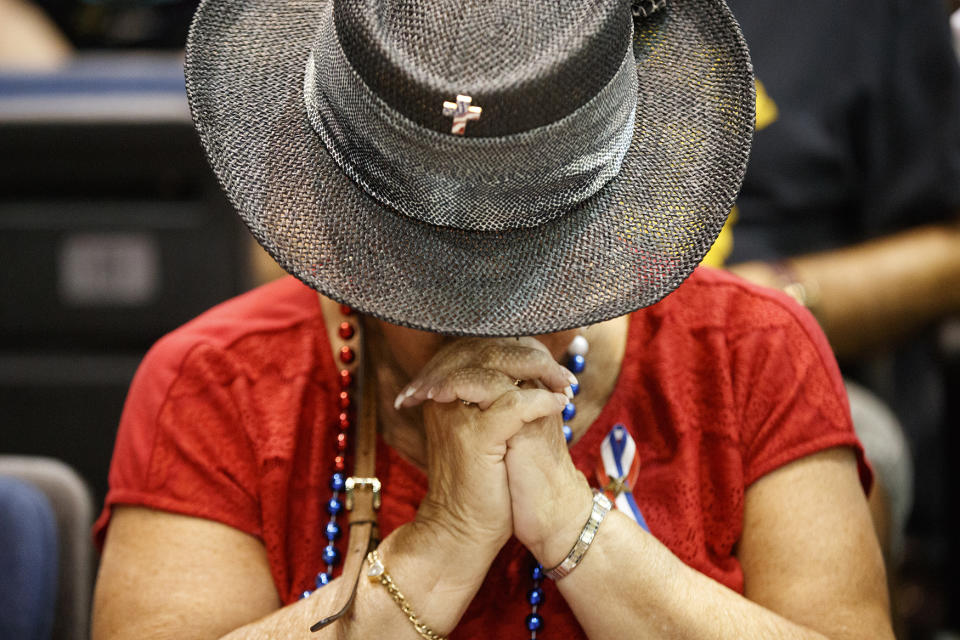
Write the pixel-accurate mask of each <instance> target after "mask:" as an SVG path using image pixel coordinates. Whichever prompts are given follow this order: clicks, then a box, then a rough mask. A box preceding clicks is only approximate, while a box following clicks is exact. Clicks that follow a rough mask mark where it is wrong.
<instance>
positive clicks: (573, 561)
mask: <svg viewBox="0 0 960 640" xmlns="http://www.w3.org/2000/svg"><path fill="white" fill-rule="evenodd" d="M612 508H613V505H612V504H611V503H610V499H609V498H607V496H605V495H604V494H603V493H599V492H597V493H594V494H593V509H592V510H591V511H590V518H589V519H588V520H587V523H586V524H585V525H583V530H582V531H581V532H580V537H579V538H577V542H576V544H574V545H573V548H572V549H570V553H568V554H567V557H566V558H564V559H563V562H561V563H560V564H558V565H557V566H555V567H553V568H552V569H547V570H546V571H545V573H546V576H547V577H548V578H550V579H551V580H559V579H560V578H563V577H564V576H566V575H567V574H568V573H570V572H571V571H573V570H574V569H575V568H576V566H577V565H578V564H580V561H581V560H583V556H584V555H586V553H587V550H588V549H589V548H590V544H591V543H592V542H593V538H594V537H595V536H596V535H597V529H599V528H600V523H601V522H603V519H604V517H606V515H607V512H608V511H610V509H612Z"/></svg>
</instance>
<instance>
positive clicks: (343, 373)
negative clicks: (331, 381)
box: [340, 369, 353, 389]
mask: <svg viewBox="0 0 960 640" xmlns="http://www.w3.org/2000/svg"><path fill="white" fill-rule="evenodd" d="M352 384H353V374H352V373H350V372H349V371H347V370H346V369H341V370H340V388H341V389H346V388H347V387H349V386H350V385H352Z"/></svg>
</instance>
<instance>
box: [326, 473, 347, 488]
mask: <svg viewBox="0 0 960 640" xmlns="http://www.w3.org/2000/svg"><path fill="white" fill-rule="evenodd" d="M346 486H347V477H346V476H345V475H343V474H342V473H340V472H339V471H337V472H336V473H335V474H333V475H332V476H330V488H331V489H333V490H334V491H343V489H344V487H346Z"/></svg>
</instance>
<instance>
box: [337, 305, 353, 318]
mask: <svg viewBox="0 0 960 640" xmlns="http://www.w3.org/2000/svg"><path fill="white" fill-rule="evenodd" d="M340 313H342V314H343V315H345V316H352V315H353V309H351V308H350V307H349V305H345V304H342V305H340Z"/></svg>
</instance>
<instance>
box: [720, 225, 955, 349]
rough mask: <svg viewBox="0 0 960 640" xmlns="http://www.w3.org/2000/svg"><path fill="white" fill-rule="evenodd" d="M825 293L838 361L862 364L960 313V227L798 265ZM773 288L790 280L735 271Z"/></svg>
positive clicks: (745, 267)
mask: <svg viewBox="0 0 960 640" xmlns="http://www.w3.org/2000/svg"><path fill="white" fill-rule="evenodd" d="M790 265H791V269H792V271H793V272H794V274H795V277H796V278H797V280H798V281H799V282H801V283H807V284H812V287H813V288H815V289H816V290H817V291H816V293H815V297H816V298H817V299H816V301H815V304H814V309H813V310H814V311H815V313H816V315H817V319H818V320H819V322H820V324H821V326H822V327H823V330H824V333H826V335H827V338H828V339H829V340H830V343H831V345H832V346H833V348H834V351H835V352H836V353H837V355H838V357H840V358H844V357H855V356H857V355H858V354H861V353H863V352H865V351H866V350H869V349H871V348H876V347H877V346H879V345H883V344H885V343H888V342H890V341H891V340H895V339H898V338H901V337H902V336H904V335H906V334H908V333H909V332H910V331H913V330H916V329H918V328H920V327H922V326H924V325H926V324H929V323H931V322H934V321H936V320H938V319H940V318H943V317H946V316H949V315H951V314H956V313H960V286H958V281H960V226H957V225H937V226H929V227H922V228H918V229H914V230H911V231H905V232H902V233H898V234H894V235H891V236H887V237H885V238H882V239H879V240H874V241H870V242H865V243H862V244H859V245H855V246H851V247H846V248H843V249H838V250H835V251H827V252H822V253H816V254H807V255H802V256H797V257H794V258H791V259H790ZM731 270H732V271H734V272H735V273H738V274H739V275H742V276H743V277H745V278H747V279H748V280H752V281H755V282H758V283H759V284H764V285H767V286H772V287H780V286H782V285H783V278H782V276H780V275H779V274H777V273H776V272H775V271H774V270H772V269H771V268H770V266H769V265H764V264H762V263H744V264H740V265H733V266H732V267H731Z"/></svg>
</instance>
